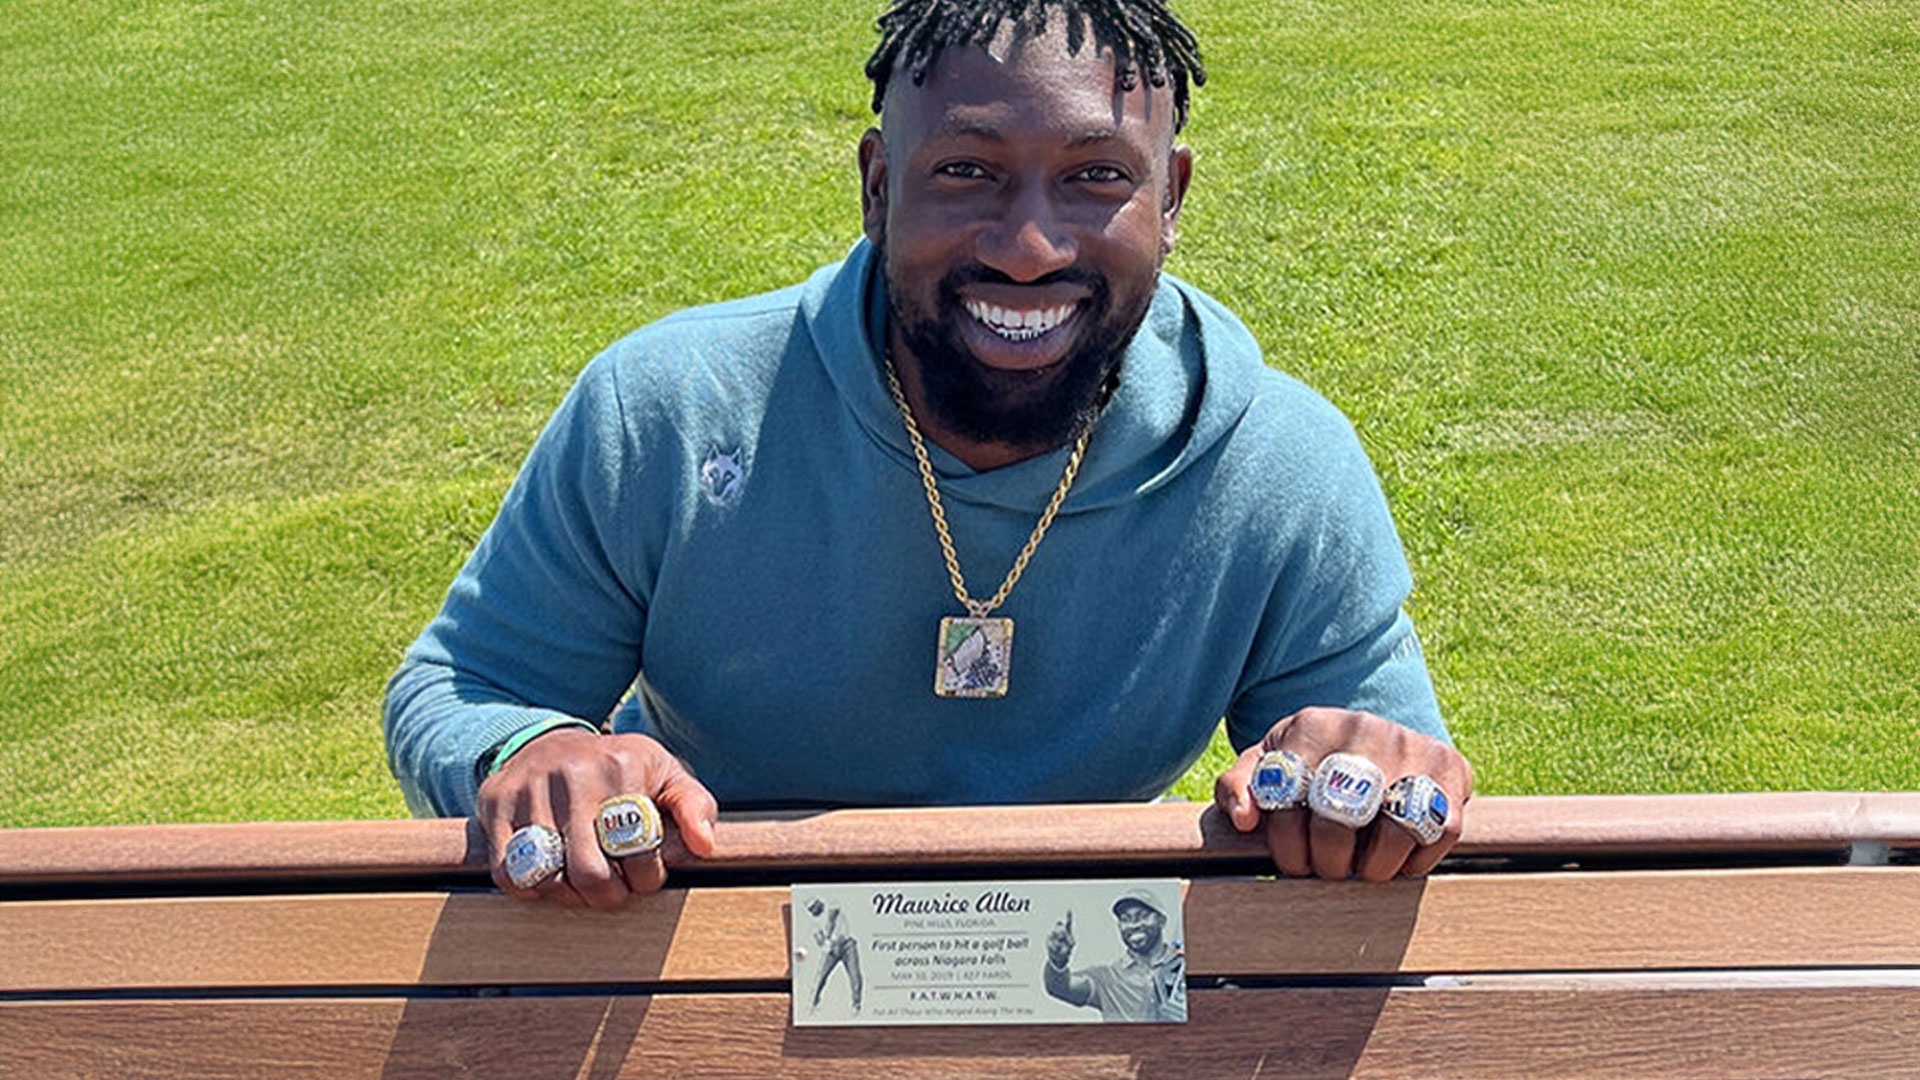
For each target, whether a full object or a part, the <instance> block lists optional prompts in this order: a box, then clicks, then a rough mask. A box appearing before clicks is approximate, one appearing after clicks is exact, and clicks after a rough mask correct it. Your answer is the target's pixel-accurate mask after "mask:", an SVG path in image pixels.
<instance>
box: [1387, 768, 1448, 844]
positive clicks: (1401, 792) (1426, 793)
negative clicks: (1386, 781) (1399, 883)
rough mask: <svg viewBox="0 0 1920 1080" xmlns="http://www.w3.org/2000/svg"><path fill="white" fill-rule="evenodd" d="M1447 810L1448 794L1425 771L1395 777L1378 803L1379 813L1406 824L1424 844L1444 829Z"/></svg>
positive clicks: (1435, 838) (1431, 841)
mask: <svg viewBox="0 0 1920 1080" xmlns="http://www.w3.org/2000/svg"><path fill="white" fill-rule="evenodd" d="M1448 809H1449V803H1448V802H1447V793H1446V792H1444V791H1442V790H1440V785H1439V784H1438V783H1436V782H1435V781H1434V779H1433V777H1431V776H1427V775H1425V774H1419V775H1415V776H1403V777H1401V778H1400V779H1398V780H1395V781H1394V782H1393V784H1392V785H1391V786H1390V787H1388V788H1387V794H1386V798H1385V799H1383V800H1382V801H1381V803H1380V813H1381V815H1382V816H1384V817H1386V818H1387V819H1388V820H1390V821H1397V822H1399V823H1400V824H1401V825H1404V826H1406V829H1407V831H1408V832H1410V833H1412V834H1413V835H1414V837H1415V838H1416V839H1418V840H1419V841H1420V844H1421V846H1423V847H1424V846H1426V845H1427V844H1431V843H1433V842H1434V841H1436V840H1438V839H1440V834H1441V833H1443V832H1445V831H1446V828H1447V811H1448Z"/></svg>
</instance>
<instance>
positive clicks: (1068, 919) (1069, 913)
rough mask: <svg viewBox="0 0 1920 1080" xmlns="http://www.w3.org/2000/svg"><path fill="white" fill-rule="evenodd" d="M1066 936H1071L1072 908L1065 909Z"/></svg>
mask: <svg viewBox="0 0 1920 1080" xmlns="http://www.w3.org/2000/svg"><path fill="white" fill-rule="evenodd" d="M1067 936H1068V937H1069V938H1071V937H1072V936H1073V909H1072V908H1068V909H1067Z"/></svg>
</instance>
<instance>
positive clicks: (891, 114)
mask: <svg viewBox="0 0 1920 1080" xmlns="http://www.w3.org/2000/svg"><path fill="white" fill-rule="evenodd" d="M1058 21H1059V20H1058V19H1056V20H1055V24H1054V25H1050V26H1049V28H1048V30H1047V31H1046V33H1044V34H1041V35H1037V36H1036V35H1033V34H1029V33H1026V32H1024V31H1022V30H1020V29H1018V28H1017V27H1016V26H1015V24H1013V23H1011V22H1008V23H1006V24H1004V25H1003V26H1002V27H1001V28H1000V31H999V32H998V33H997V34H996V35H995V36H994V38H993V40H992V41H991V42H990V43H989V44H988V45H986V46H980V45H960V46H954V47H950V48H947V49H944V50H942V51H941V53H940V55H939V56H938V58H937V59H936V60H935V61H934V62H933V63H932V64H931V65H929V67H928V68H927V70H926V72H925V78H924V80H923V81H922V82H921V83H920V84H918V85H916V84H915V82H914V80H912V79H909V78H895V79H893V80H891V81H890V82H889V84H888V87H887V96H886V102H885V106H884V108H883V109H882V111H881V125H882V127H883V128H893V127H896V126H898V125H899V123H900V122H902V121H903V120H904V121H906V122H907V123H908V124H909V125H910V126H911V127H912V128H914V129H916V130H917V131H918V132H920V133H922V134H948V135H975V136H981V137H987V138H992V137H995V136H996V135H1000V134H1003V133H1004V130H1005V129H1007V128H1009V127H1012V126H1015V125H1019V124H1031V123H1035V122H1040V121H1043V120H1045V121H1050V122H1052V123H1054V124H1056V125H1058V126H1061V127H1063V128H1064V129H1066V135H1067V137H1068V138H1069V139H1070V140H1072V141H1091V140H1093V139H1097V138H1099V137H1102V136H1105V137H1113V136H1114V135H1116V134H1118V132H1119V129H1120V128H1122V127H1132V126H1135V125H1141V124H1144V125H1147V126H1149V127H1159V126H1165V127H1167V129H1168V131H1169V132H1171V117H1172V101H1171V93H1170V92H1169V91H1168V90H1167V89H1166V88H1165V87H1154V86H1153V85H1151V83H1150V82H1149V81H1148V80H1146V79H1141V78H1137V77H1135V78H1123V77H1122V72H1121V70H1120V69H1119V68H1118V67H1117V65H1116V64H1115V59H1114V54H1113V51H1112V50H1111V49H1109V48H1107V47H1106V46H1104V45H1101V44H1100V43H1099V42H1097V41H1096V40H1095V39H1094V37H1093V35H1091V34H1088V35H1086V36H1085V39H1084V40H1081V41H1079V42H1077V44H1078V48H1077V49H1075V48H1074V47H1073V45H1072V44H1070V43H1069V41H1068V38H1067V34H1066V32H1065V31H1064V30H1063V29H1061V28H1060V27H1059V26H1058V25H1057V23H1058ZM1039 102H1044V103H1045V105H1046V107H1047V110H1048V111H1049V113H1050V114H1051V115H1048V116H1045V117H1041V116H1038V115H1035V113H1036V112H1037V111H1038V110H1037V109H1036V108H1035V106H1036V103H1039Z"/></svg>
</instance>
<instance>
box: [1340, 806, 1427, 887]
mask: <svg viewBox="0 0 1920 1080" xmlns="http://www.w3.org/2000/svg"><path fill="white" fill-rule="evenodd" d="M1419 844H1420V840H1419V838H1418V837H1416V836H1414V835H1413V831H1412V830H1410V829H1408V828H1407V827H1406V826H1405V825H1402V824H1400V823H1399V822H1397V821H1394V820H1393V819H1392V818H1388V817H1384V816H1382V817H1378V818H1375V819H1374V822H1373V827H1372V828H1370V829H1368V830H1367V840H1366V846H1365V848H1364V849H1363V850H1362V851H1361V852H1360V859H1359V862H1358V865H1356V866H1355V868H1354V869H1355V871H1356V872H1357V873H1358V874H1359V875H1360V876H1361V877H1362V878H1365V879H1366V880H1368V881H1391V880H1393V876H1394V875H1395V874H1398V873H1399V872H1400V868H1401V867H1402V866H1404V865H1405V864H1406V861H1407V856H1408V855H1409V854H1411V853H1412V852H1413V850H1414V848H1416V847H1418V846H1419Z"/></svg>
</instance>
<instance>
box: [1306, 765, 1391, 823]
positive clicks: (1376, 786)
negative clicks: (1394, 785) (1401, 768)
mask: <svg viewBox="0 0 1920 1080" xmlns="http://www.w3.org/2000/svg"><path fill="white" fill-rule="evenodd" d="M1386 786H1387V778H1386V776H1385V774H1383V773H1382V772H1381V771H1380V766H1378V765H1375V764H1374V763H1373V762H1371V761H1369V760H1367V759H1366V758H1363V757H1361V756H1360V755H1359V754H1328V755H1327V757H1326V760H1324V761H1322V762H1321V763H1320V767H1319V768H1318V769H1315V770H1314V771H1313V785H1312V786H1311V787H1310V788H1308V789H1307V806H1308V808H1310V809H1311V810H1312V811H1313V812H1314V813H1315V814H1317V815H1319V816H1320V817H1323V818H1326V819H1327V820H1328V821H1332V822H1336V823H1338V824H1341V825H1345V826H1346V827H1348V828H1350V829H1358V828H1362V827H1364V826H1365V825H1366V824H1367V823H1368V822H1370V821H1372V820H1373V816H1374V815H1375V814H1377V813H1379V812H1380V799H1381V797H1382V796H1383V795H1384V793H1385V789H1386Z"/></svg>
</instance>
